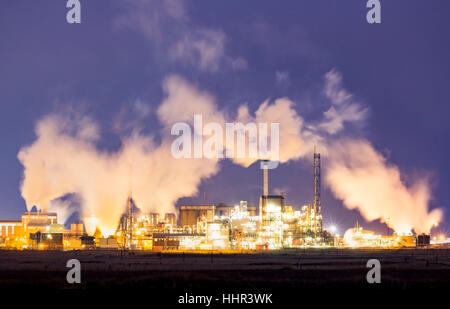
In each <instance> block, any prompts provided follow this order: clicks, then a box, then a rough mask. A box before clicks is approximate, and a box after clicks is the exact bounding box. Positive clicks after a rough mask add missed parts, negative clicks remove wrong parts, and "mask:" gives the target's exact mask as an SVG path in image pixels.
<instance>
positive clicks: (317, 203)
mask: <svg viewBox="0 0 450 309" xmlns="http://www.w3.org/2000/svg"><path fill="white" fill-rule="evenodd" d="M314 214H315V216H314V237H317V233H322V203H321V199H320V153H318V152H317V150H316V146H315V145H314ZM317 221H319V222H317Z"/></svg>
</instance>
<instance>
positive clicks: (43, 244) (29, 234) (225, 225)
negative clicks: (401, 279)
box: [0, 149, 445, 252]
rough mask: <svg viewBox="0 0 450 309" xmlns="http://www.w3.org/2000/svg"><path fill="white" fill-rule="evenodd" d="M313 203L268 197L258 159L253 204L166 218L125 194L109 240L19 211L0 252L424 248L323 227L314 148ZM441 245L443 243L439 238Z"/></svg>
mask: <svg viewBox="0 0 450 309" xmlns="http://www.w3.org/2000/svg"><path fill="white" fill-rule="evenodd" d="M313 159H314V166H313V170H314V177H313V180H314V193H313V203H312V204H308V205H304V206H302V207H300V209H297V208H295V207H293V206H292V205H289V203H288V202H286V201H285V197H284V195H270V194H269V168H268V166H269V164H268V161H262V162H261V167H262V169H263V194H262V195H261V196H260V201H259V205H258V207H257V206H254V205H248V203H247V201H245V200H242V201H240V203H239V204H238V205H225V204H223V203H219V204H217V205H206V204H203V205H181V206H180V207H179V216H178V220H177V216H176V215H175V214H174V213H166V214H164V215H163V216H162V215H161V214H159V213H142V212H141V211H140V210H139V209H138V208H137V206H136V205H135V203H134V201H133V197H132V193H131V192H130V193H129V197H128V199H127V201H126V207H125V209H126V211H125V212H124V214H123V215H122V216H121V219H120V222H118V226H117V229H116V231H115V233H114V234H113V235H105V236H104V235H102V230H101V226H97V225H96V222H98V220H96V218H95V217H91V218H86V219H85V220H84V222H83V221H78V222H73V223H71V225H70V229H65V228H64V225H63V224H58V223H57V215H58V214H57V213H54V212H41V211H34V212H25V213H23V214H22V218H21V220H0V248H6V249H18V250H25V249H35V250H93V249H121V250H152V251H167V250H173V251H177V250H179V251H198V252H210V251H213V250H221V251H231V252H239V251H253V250H277V249H284V248H308V247H316V248H317V247H380V248H400V247H415V246H422V247H426V246H429V245H430V235H425V234H423V235H413V234H409V235H396V234H395V233H394V235H392V236H389V235H377V234H375V233H374V232H372V231H366V230H363V228H362V227H361V226H359V224H358V223H357V224H356V227H355V228H352V229H349V230H347V231H346V232H345V233H344V235H338V234H336V233H335V231H327V230H325V229H324V227H323V220H322V201H321V188H320V186H321V180H320V154H319V153H317V152H316V150H315V149H314V158H313ZM439 240H440V241H441V242H442V243H445V239H444V238H442V237H441V238H440V239H439Z"/></svg>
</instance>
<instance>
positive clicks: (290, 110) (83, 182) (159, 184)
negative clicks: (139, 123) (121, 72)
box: [18, 70, 441, 235]
mask: <svg viewBox="0 0 450 309" xmlns="http://www.w3.org/2000/svg"><path fill="white" fill-rule="evenodd" d="M164 90H165V93H166V98H165V100H164V101H163V102H162V104H161V105H160V107H159V108H158V111H157V116H158V118H159V120H160V123H161V124H162V129H161V142H159V143H156V142H155V140H154V138H153V137H152V136H147V135H144V134H142V133H139V132H137V131H134V132H133V133H132V134H130V135H128V136H125V137H123V138H122V145H121V147H120V149H118V150H117V151H109V152H108V151H102V150H99V148H98V143H99V140H100V134H99V130H98V127H97V125H96V124H95V122H93V121H92V120H91V119H89V118H87V117H78V118H77V117H71V118H70V117H64V116H61V115H49V116H47V117H45V118H43V119H41V120H40V121H39V122H38V123H37V126H36V135H37V139H36V140H35V141H34V142H33V143H32V144H31V145H29V146H26V147H23V148H22V149H21V150H20V152H19V154H18V158H19V160H20V162H21V163H22V165H23V166H24V179H23V183H22V187H21V191H22V196H23V198H24V199H25V201H26V204H27V207H28V209H30V208H31V207H32V206H33V205H36V206H38V208H40V209H43V210H46V209H49V207H51V209H53V210H56V211H57V212H60V211H65V213H66V216H67V213H68V212H67V210H68V209H69V208H68V207H67V205H66V204H64V203H57V202H55V201H56V199H58V198H61V197H63V196H65V195H67V194H75V195H77V196H78V197H79V198H80V200H81V212H82V216H83V217H86V218H89V217H91V216H95V217H96V218H97V219H98V225H99V226H100V227H101V228H102V232H103V234H104V235H108V234H110V233H112V232H113V231H114V230H115V228H116V227H117V223H118V221H119V217H120V215H121V214H122V213H123V211H124V209H125V204H126V201H127V197H128V193H129V192H130V190H131V191H132V192H133V199H134V201H135V203H136V205H137V206H138V207H139V208H140V209H141V210H143V211H145V212H153V213H160V214H162V213H171V212H175V209H174V205H175V203H176V201H177V200H178V199H179V198H181V197H185V196H192V195H195V194H196V193H197V190H198V186H199V185H200V183H201V181H202V180H203V179H205V178H208V177H211V176H213V175H214V174H216V173H217V172H218V171H219V164H218V163H219V160H218V159H175V158H174V157H173V156H172V154H171V143H172V141H173V138H174V137H173V136H171V135H170V128H171V126H172V125H173V124H174V123H176V122H187V123H191V124H192V122H193V116H194V115H195V114H201V115H202V116H203V120H204V122H212V121H214V122H217V123H220V124H225V122H226V120H227V119H226V116H225V113H223V112H222V111H220V110H219V109H218V108H217V105H216V103H215V99H214V97H212V96H211V95H210V94H208V93H205V92H202V91H199V90H198V89H196V87H194V86H192V85H191V84H189V83H188V82H186V81H185V80H184V79H183V78H181V77H179V76H176V75H174V76H170V77H169V78H167V80H166V81H165V82H164ZM324 93H325V96H326V97H327V98H328V99H329V101H330V102H331V107H330V109H329V110H328V111H326V112H325V113H324V119H323V120H322V121H321V122H320V123H318V124H315V125H308V126H305V124H304V120H303V118H302V117H300V116H299V115H298V114H297V112H296V111H295V109H294V107H295V103H294V102H293V101H291V100H289V99H288V98H282V99H277V100H275V101H274V102H273V103H271V102H269V101H265V102H263V103H262V104H261V105H260V106H259V108H258V109H257V110H256V112H255V114H254V115H251V114H250V112H249V110H248V108H247V106H246V105H243V106H241V107H240V108H239V109H238V113H237V118H236V119H235V120H234V122H242V123H244V124H245V123H248V122H257V123H261V122H278V123H280V134H279V141H280V156H279V160H280V162H281V163H283V162H287V161H289V160H297V159H300V158H304V157H305V156H307V155H310V154H311V153H312V150H313V145H314V144H319V145H322V149H321V150H323V151H325V154H326V152H328V153H329V158H330V160H331V164H330V166H327V168H326V169H325V170H328V174H327V177H326V180H327V182H328V184H329V185H330V187H331V190H332V191H333V192H334V193H335V195H336V197H338V198H340V199H342V200H343V201H344V204H345V205H346V206H347V207H349V208H351V209H353V208H357V209H359V210H360V211H361V213H362V214H363V215H364V216H365V217H366V218H367V219H368V220H374V219H377V218H381V219H382V220H385V219H386V218H387V217H390V218H391V221H390V222H391V226H392V227H393V228H394V229H398V230H399V231H404V230H406V229H410V228H414V229H416V230H418V231H427V230H429V228H430V224H431V222H433V221H438V220H439V219H440V217H441V213H440V212H439V211H433V212H431V213H428V211H427V203H428V201H429V190H428V186H427V184H426V183H425V182H420V183H419V184H417V185H416V186H415V187H414V188H411V189H408V188H406V187H405V186H404V185H403V184H402V183H401V181H400V180H399V177H400V176H399V172H398V169H396V168H395V167H392V166H388V165H386V163H385V160H384V159H383V158H382V157H381V156H380V155H379V154H378V153H376V151H375V150H374V149H373V148H372V147H371V146H370V144H369V143H368V142H352V141H346V142H345V144H342V145H346V146H347V147H351V148H353V150H354V151H352V153H353V155H348V156H345V155H344V153H343V151H342V149H341V148H340V147H339V146H336V145H339V143H331V142H330V140H331V137H332V135H333V134H336V133H338V132H341V131H342V130H343V128H344V124H345V123H347V122H354V123H355V122H362V121H364V120H365V118H366V115H367V109H364V108H362V107H361V106H360V105H359V104H358V103H356V102H354V100H353V97H352V95H350V94H349V93H347V92H346V91H345V89H343V88H342V86H341V76H340V75H339V73H337V72H336V71H334V70H332V71H330V72H329V73H328V74H327V75H326V76H325V88H324ZM229 122H232V121H229ZM269 131H270V130H269ZM269 133H270V132H269ZM195 134H203V132H195ZM243 134H245V133H243ZM327 145H328V146H327ZM326 147H328V149H327V148H326ZM341 147H344V146H341ZM361 150H363V151H362V152H361ZM347 152H348V153H349V151H347ZM360 153H364V154H366V155H367V156H368V157H366V158H364V157H361V156H360V155H359V154H360ZM261 159H267V158H261ZM255 161H256V160H255V159H254V158H253V159H250V158H240V159H235V160H234V162H235V163H236V164H240V165H243V166H245V167H246V166H249V165H250V164H252V163H254V162H255ZM362 184H364V186H362ZM374 185H376V186H374ZM366 186H368V187H371V186H372V188H366ZM375 187H376V188H377V190H374V189H373V188H375ZM358 188H359V190H358ZM362 192H364V194H362ZM380 192H383V194H382V195H381V196H380V194H379V193H380ZM388 205H389V206H388ZM433 223H434V222H433Z"/></svg>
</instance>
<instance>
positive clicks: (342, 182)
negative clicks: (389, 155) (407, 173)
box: [325, 140, 442, 233]
mask: <svg viewBox="0 0 450 309" xmlns="http://www.w3.org/2000/svg"><path fill="white" fill-rule="evenodd" d="M328 150H329V152H330V156H329V157H328V160H329V163H328V165H327V168H326V169H325V171H326V173H325V175H326V181H327V183H328V184H329V186H330V188H331V190H332V191H333V193H334V194H335V195H336V197H337V198H339V199H341V200H342V201H343V202H344V205H345V206H346V207H347V208H349V209H358V210H359V211H360V212H361V214H362V215H363V216H364V217H365V218H366V219H367V220H369V221H372V220H376V219H380V220H381V222H384V223H387V224H388V225H389V226H390V227H391V228H392V229H394V230H395V231H396V232H397V233H409V232H410V231H411V230H413V229H414V230H415V231H416V232H418V233H428V232H429V231H430V229H431V228H432V226H433V225H434V224H435V223H437V222H439V221H440V220H441V219H442V211H441V210H440V209H435V210H433V211H431V212H430V211H429V210H428V202H429V201H430V190H429V185H428V183H427V181H426V179H420V180H417V181H416V182H415V183H414V184H413V185H411V186H409V187H408V186H406V185H405V183H404V182H403V181H402V179H401V175H400V171H399V169H398V167H396V166H394V165H390V164H388V163H387V162H386V159H385V158H384V157H383V156H382V155H381V154H379V153H378V152H377V151H375V149H374V148H373V147H372V145H371V144H370V143H369V142H368V141H366V140H341V141H339V143H333V144H332V145H331V146H329V149H328Z"/></svg>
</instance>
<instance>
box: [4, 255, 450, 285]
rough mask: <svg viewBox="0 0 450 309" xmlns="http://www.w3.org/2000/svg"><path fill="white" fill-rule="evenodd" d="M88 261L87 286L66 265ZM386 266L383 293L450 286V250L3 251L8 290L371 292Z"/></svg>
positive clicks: (85, 269)
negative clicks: (373, 262)
mask: <svg viewBox="0 0 450 309" xmlns="http://www.w3.org/2000/svg"><path fill="white" fill-rule="evenodd" d="M73 258H75V259H78V260H79V261H80V262H81V269H82V270H81V284H72V285H71V284H68V283H67V282H66V274H67V271H68V268H66V262H67V261H68V260H69V259H73ZM374 258H375V259H378V260H379V261H380V262H381V274H382V283H381V284H380V285H378V288H395V289H407V288H421V289H422V288H424V289H428V288H445V287H448V286H450V283H449V280H450V250H449V249H424V250H423V249H409V250H349V249H309V250H308V249H307V250H295V251H283V252H265V253H252V254H220V253H216V254H193V253H154V252H122V251H68V252H58V251H52V252H49V251H3V250H1V251H0V288H2V287H3V288H4V287H16V286H17V287H22V288H40V289H42V288H44V289H45V288H58V289H98V288H136V287H138V288H156V289H161V288H178V289H190V288H192V289H201V288H218V289H227V288H242V289H270V288H277V289H280V288H283V289H284V288H286V289H289V288H308V289H310V288H316V287H320V288H329V289H332V288H346V287H351V288H362V289H365V288H368V287H369V286H373V285H369V284H368V283H367V281H366V274H367V272H368V270H369V269H368V268H367V267H366V263H367V261H368V260H369V259H374Z"/></svg>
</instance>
